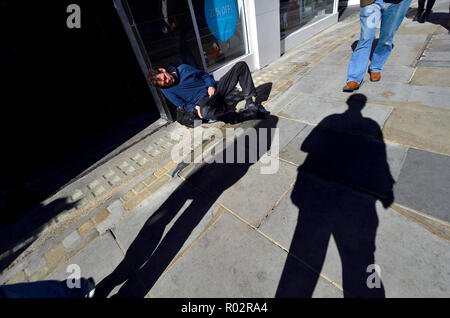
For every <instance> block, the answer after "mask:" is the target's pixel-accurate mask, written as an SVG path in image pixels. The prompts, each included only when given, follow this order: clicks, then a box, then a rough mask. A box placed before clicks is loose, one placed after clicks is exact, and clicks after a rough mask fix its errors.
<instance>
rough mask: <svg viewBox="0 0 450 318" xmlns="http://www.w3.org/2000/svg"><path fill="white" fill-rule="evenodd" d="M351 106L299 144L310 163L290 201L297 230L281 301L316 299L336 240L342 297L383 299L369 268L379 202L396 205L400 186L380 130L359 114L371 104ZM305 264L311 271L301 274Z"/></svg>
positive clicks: (359, 101) (362, 100) (354, 100)
mask: <svg viewBox="0 0 450 318" xmlns="http://www.w3.org/2000/svg"><path fill="white" fill-rule="evenodd" d="M347 104H348V109H347V110H346V111H345V112H344V113H342V114H333V115H330V116H328V117H326V118H325V119H323V120H322V121H321V122H320V123H319V124H318V125H317V126H316V127H315V128H314V129H313V130H312V132H311V133H310V134H309V135H308V137H307V138H306V139H305V141H304V142H303V144H302V145H301V150H302V151H303V152H306V153H308V156H307V157H306V159H305V161H304V163H303V164H302V165H301V166H300V167H299V168H298V178H297V181H296V183H295V185H294V188H293V191H292V194H291V200H292V202H293V203H294V204H295V205H296V206H297V207H298V209H299V215H298V223H297V226H296V229H295V233H294V236H293V238H292V242H291V245H290V248H289V256H288V258H287V260H286V263H285V266H284V269H283V274H282V277H281V279H280V282H279V285H278V289H277V293H276V297H311V296H312V295H313V292H314V290H315V287H316V285H317V283H318V280H319V275H318V274H319V273H320V272H321V271H322V270H323V268H322V267H323V265H324V261H325V256H326V254H327V250H328V247H329V243H330V237H331V236H333V238H334V241H335V243H336V246H337V250H338V252H339V256H340V259H341V264H342V284H343V289H344V297H384V296H385V292H384V287H383V284H382V282H381V277H378V276H376V277H375V276H373V275H372V276H370V275H371V274H374V275H377V273H376V272H374V270H373V269H372V267H370V265H372V266H373V264H376V261H375V257H374V252H375V238H376V231H377V227H378V217H377V212H376V208H375V203H376V201H377V200H381V202H382V203H383V205H384V207H388V206H389V205H390V204H391V203H392V202H393V199H394V198H393V190H392V189H393V184H394V179H393V178H392V176H391V173H390V170H389V165H388V163H387V159H386V150H385V144H384V142H383V141H382V133H381V130H380V127H379V126H378V124H377V123H376V122H375V121H373V120H372V119H369V118H365V117H363V116H362V114H361V110H362V109H363V107H364V106H365V104H366V97H365V96H364V95H362V94H354V95H352V96H350V97H349V98H348V100H347ZM300 263H302V264H303V265H307V266H300V267H301V268H302V269H300V270H299V264H300ZM326 270H327V271H328V270H329V269H328V268H327V269H326ZM325 274H330V273H328V272H327V273H325ZM328 277H330V276H328ZM331 278H332V279H334V280H336V277H331ZM372 284H375V285H374V286H375V287H374V286H373V285H372ZM369 286H370V287H374V288H370V287H369Z"/></svg>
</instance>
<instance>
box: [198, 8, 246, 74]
mask: <svg viewBox="0 0 450 318" xmlns="http://www.w3.org/2000/svg"><path fill="white" fill-rule="evenodd" d="M192 4H193V7H194V11H195V19H196V20H197V25H198V29H199V33H200V38H201V43H202V46H203V52H204V56H205V60H206V65H207V71H208V72H211V71H213V70H215V69H217V68H219V67H220V66H222V65H224V64H225V63H228V62H229V61H231V60H233V59H235V58H237V57H239V56H242V55H245V54H247V53H248V44H247V29H246V25H245V12H244V1H243V0H192Z"/></svg>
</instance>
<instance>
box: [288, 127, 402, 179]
mask: <svg viewBox="0 0 450 318" xmlns="http://www.w3.org/2000/svg"><path fill="white" fill-rule="evenodd" d="M314 128H315V126H310V125H308V126H307V127H306V128H305V129H304V130H303V131H302V132H301V133H300V134H299V135H298V136H296V137H295V138H294V139H292V141H291V142H290V143H289V144H288V145H287V146H286V147H285V148H283V149H282V150H281V151H280V159H282V160H284V161H287V162H290V163H292V164H294V165H297V166H300V165H302V164H303V163H304V161H305V159H306V157H307V156H308V153H307V152H304V151H302V144H303V142H304V141H305V139H306V138H307V137H308V136H309V134H311V132H312V131H313V130H314ZM385 145H386V158H387V163H388V166H389V170H390V173H391V175H392V177H393V178H394V180H397V179H398V176H399V174H400V171H401V168H402V166H403V162H404V160H405V157H406V153H407V151H408V148H407V147H404V146H402V145H398V144H393V143H390V142H385Z"/></svg>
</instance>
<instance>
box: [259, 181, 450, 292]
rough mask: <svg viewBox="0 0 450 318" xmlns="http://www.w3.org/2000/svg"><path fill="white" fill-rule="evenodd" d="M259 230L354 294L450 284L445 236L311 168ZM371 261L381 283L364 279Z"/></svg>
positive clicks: (443, 289) (426, 289)
mask: <svg viewBox="0 0 450 318" xmlns="http://www.w3.org/2000/svg"><path fill="white" fill-rule="evenodd" d="M260 230H261V231H262V232H263V233H265V234H266V235H267V236H268V237H269V238H271V239H272V240H274V241H275V242H277V243H279V244H280V245H282V246H285V247H286V248H288V249H289V251H290V253H292V254H293V255H295V256H297V257H298V258H299V259H301V260H303V261H304V262H305V263H306V264H308V265H310V266H311V267H312V268H314V269H315V270H317V271H321V272H322V274H323V275H324V276H326V277H328V278H329V279H330V280H332V281H333V282H336V283H337V284H339V285H341V286H343V288H344V290H345V291H346V292H348V293H350V294H351V295H353V296H360V297H361V296H363V297H372V296H374V297H384V296H385V297H447V296H448V293H449V291H450V272H449V268H450V266H449V260H450V250H449V248H448V247H449V246H450V243H449V242H447V241H444V240H442V239H440V238H438V237H437V236H435V235H434V234H432V233H430V232H428V231H427V230H425V229H424V228H422V227H421V226H419V225H417V224H416V223H414V222H412V221H409V219H407V218H405V217H404V216H402V215H400V214H398V213H396V212H395V211H393V210H392V209H390V208H384V207H383V205H382V204H381V203H380V202H378V201H377V200H376V199H375V198H374V197H372V196H370V195H365V194H362V193H361V192H357V191H354V190H352V189H350V188H348V187H345V186H343V185H340V184H337V183H334V182H331V181H326V180H324V179H321V178H319V177H316V176H314V175H312V174H308V173H301V174H300V175H299V177H298V179H297V183H296V184H295V185H294V187H293V189H292V191H290V192H289V193H288V194H287V195H286V196H285V197H284V199H283V200H282V201H281V202H280V203H279V205H278V206H277V207H276V208H275V209H274V210H273V212H272V213H271V214H270V215H269V217H268V218H267V219H266V220H265V222H264V223H263V224H262V225H261V227H260ZM370 264H377V265H378V266H380V268H381V281H382V286H383V287H384V288H383V289H368V288H367V285H365V283H366V281H367V278H368V276H369V275H370V272H367V271H366V269H367V266H369V265H370ZM355 266H356V267H355ZM358 266H359V267H361V268H360V270H358ZM343 272H344V273H347V272H348V273H349V274H348V276H347V277H348V278H346V279H347V280H345V281H343V279H342V274H343ZM358 273H359V274H358ZM297 279H301V280H303V281H305V282H308V278H307V277H303V278H300V277H297ZM446 295H447V296H446Z"/></svg>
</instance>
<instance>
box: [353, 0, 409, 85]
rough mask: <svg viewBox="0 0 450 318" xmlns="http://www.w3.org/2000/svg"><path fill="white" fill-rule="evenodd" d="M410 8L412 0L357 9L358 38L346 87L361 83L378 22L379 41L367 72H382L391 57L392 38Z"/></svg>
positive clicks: (378, 1)
mask: <svg viewBox="0 0 450 318" xmlns="http://www.w3.org/2000/svg"><path fill="white" fill-rule="evenodd" d="M410 4H411V0H402V1H401V2H400V3H398V4H395V3H386V2H384V1H383V0H375V2H374V3H372V4H370V5H368V6H365V7H362V8H361V9H360V11H359V15H360V23H361V35H360V38H359V41H358V45H357V46H356V48H355V50H354V51H353V54H352V57H351V58H350V63H349V65H348V71H347V83H348V82H350V81H355V82H357V83H361V82H362V80H363V78H364V74H365V72H366V69H367V65H368V64H369V58H370V51H371V49H372V42H373V39H374V37H375V32H376V30H377V26H378V23H379V22H380V20H381V28H380V38H379V40H378V44H377V46H376V48H375V51H374V52H373V55H372V61H371V63H370V67H369V71H370V72H381V70H382V69H383V66H384V63H385V62H386V60H387V59H388V57H389V54H391V51H392V40H393V39H394V34H395V32H396V31H397V29H398V28H399V26H400V24H401V23H402V21H403V18H404V17H405V15H406V12H407V11H408V8H409V5H410Z"/></svg>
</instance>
